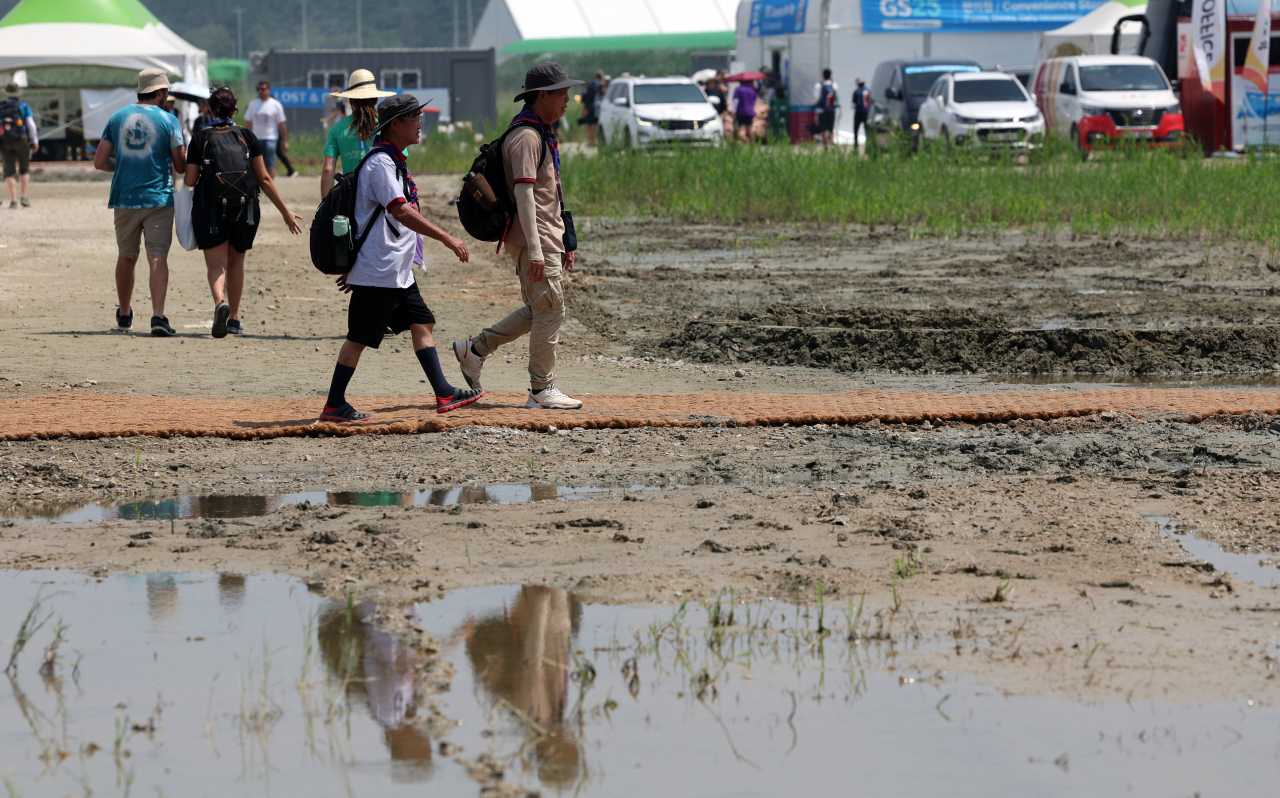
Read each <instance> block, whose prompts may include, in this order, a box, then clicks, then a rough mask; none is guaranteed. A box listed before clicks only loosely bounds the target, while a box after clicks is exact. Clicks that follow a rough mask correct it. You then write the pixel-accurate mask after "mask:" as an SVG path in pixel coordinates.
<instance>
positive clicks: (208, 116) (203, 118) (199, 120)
mask: <svg viewBox="0 0 1280 798" xmlns="http://www.w3.org/2000/svg"><path fill="white" fill-rule="evenodd" d="M196 108H197V109H198V110H199V114H198V115H197V116H196V118H195V121H193V122H192V123H191V135H192V136H195V134H197V133H199V132H200V131H201V130H204V129H205V128H207V127H209V126H210V125H212V124H213V113H212V112H211V111H210V110H209V101H208V100H198V101H197V102H196Z"/></svg>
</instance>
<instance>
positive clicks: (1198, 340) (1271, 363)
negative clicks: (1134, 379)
mask: <svg viewBox="0 0 1280 798" xmlns="http://www.w3.org/2000/svg"><path fill="white" fill-rule="evenodd" d="M850 317H851V316H850V315H846V316H843V317H837V318H836V319H833V321H835V322H837V323H838V322H839V321H842V320H843V319H848V318H850ZM765 322H766V320H765V319H764V318H762V319H761V320H760V321H759V322H754V321H751V322H740V321H739V322H716V321H691V322H689V323H688V324H687V325H685V328H684V330H683V331H682V332H681V333H679V334H677V335H674V336H672V337H670V338H667V339H665V340H664V341H663V342H662V344H661V348H662V350H663V351H664V352H666V353H669V354H671V355H672V356H678V357H682V358H686V359H689V360H693V361H697V362H704V363H730V364H733V363H742V362H752V363H760V364H763V365H770V366H792V365H797V366H809V367H815V368H827V369H832V370H834V371H839V372H857V371H896V372H926V373H945V374H954V373H961V374H974V373H991V374H1109V375H1124V374H1150V375H1173V374H1200V373H1206V372H1244V373H1256V372H1273V371H1280V327H1275V326H1256V327H1197V328H1193V329H1188V330H1142V329H1138V330H1105V329H1059V330H1005V329H971V328H965V327H958V328H957V327H953V328H943V329H907V328H905V325H901V324H900V325H898V326H895V327H890V328H887V329H876V328H872V327H862V328H859V327H853V328H852V329H850V328H849V326H845V325H842V326H841V327H840V328H836V329H832V328H830V327H820V326H817V325H815V326H813V327H799V326H790V327H784V326H775V325H768V324H766V323H765Z"/></svg>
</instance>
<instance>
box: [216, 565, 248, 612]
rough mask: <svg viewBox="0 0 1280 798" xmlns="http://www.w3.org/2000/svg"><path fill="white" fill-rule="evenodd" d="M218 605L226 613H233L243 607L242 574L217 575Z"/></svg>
mask: <svg viewBox="0 0 1280 798" xmlns="http://www.w3.org/2000/svg"><path fill="white" fill-rule="evenodd" d="M218 603H219V604H221V605H222V609H224V610H226V611H227V612H235V611H237V610H239V609H240V607H242V606H243V605H244V575H243V574H218Z"/></svg>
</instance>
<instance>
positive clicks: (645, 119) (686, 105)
mask: <svg viewBox="0 0 1280 798" xmlns="http://www.w3.org/2000/svg"><path fill="white" fill-rule="evenodd" d="M600 139H601V142H602V143H606V144H615V145H618V146H623V147H633V148H634V147H648V146H651V145H653V144H672V143H682V144H710V145H719V144H721V143H723V142H724V124H723V123H722V122H721V121H720V114H719V111H718V110H717V109H716V107H715V105H713V104H712V103H711V102H710V101H709V100H708V99H707V95H706V94H705V93H704V92H703V91H702V87H700V86H699V85H698V84H697V83H694V82H693V81H692V80H690V79H689V78H684V77H669V78H643V77H640V78H631V77H626V78H614V80H613V82H612V83H610V84H609V92H608V94H606V95H605V98H604V102H603V103H601V104H600Z"/></svg>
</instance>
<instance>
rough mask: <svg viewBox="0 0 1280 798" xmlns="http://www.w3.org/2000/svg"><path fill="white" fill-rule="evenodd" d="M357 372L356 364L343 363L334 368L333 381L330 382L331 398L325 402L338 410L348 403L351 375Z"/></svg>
mask: <svg viewBox="0 0 1280 798" xmlns="http://www.w3.org/2000/svg"><path fill="white" fill-rule="evenodd" d="M355 373H356V367H355V366H344V365H342V364H341V363H339V364H338V365H336V366H334V368H333V382H331V383H329V398H328V399H326V400H325V404H326V405H328V406H329V407H331V408H333V409H334V410H337V409H338V408H339V407H342V406H343V405H344V404H346V403H347V385H348V384H349V383H350V382H351V375H353V374H355Z"/></svg>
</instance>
